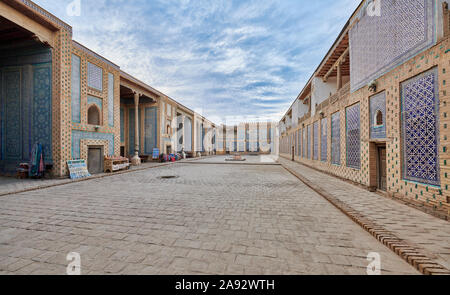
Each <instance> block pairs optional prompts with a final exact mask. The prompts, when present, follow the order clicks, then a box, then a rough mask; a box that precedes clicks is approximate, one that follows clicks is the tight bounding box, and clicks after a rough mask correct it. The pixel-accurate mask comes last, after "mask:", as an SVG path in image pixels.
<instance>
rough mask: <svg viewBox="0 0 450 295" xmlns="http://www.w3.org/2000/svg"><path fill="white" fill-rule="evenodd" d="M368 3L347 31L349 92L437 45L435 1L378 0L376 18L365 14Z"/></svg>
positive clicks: (367, 2) (366, 2)
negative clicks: (378, 13)
mask: <svg viewBox="0 0 450 295" xmlns="http://www.w3.org/2000/svg"><path fill="white" fill-rule="evenodd" d="M370 2H372V1H365V3H364V4H363V5H364V6H363V7H362V9H361V10H360V12H359V15H356V17H358V18H359V21H358V22H357V23H356V24H355V26H353V27H352V28H351V30H350V32H349V37H350V63H351V66H350V69H351V91H352V92H354V91H356V90H358V89H359V88H361V87H363V86H365V85H367V84H368V83H369V82H370V81H372V80H374V79H377V78H378V77H379V76H381V75H382V74H384V73H386V72H388V71H389V70H390V69H392V68H394V67H396V66H398V65H400V64H402V63H403V62H405V61H407V60H408V59H409V58H411V57H413V56H415V55H416V54H418V53H419V52H421V51H423V50H425V49H427V48H430V47H431V46H433V45H434V44H435V43H436V36H435V35H436V33H435V31H436V17H435V15H436V11H435V5H436V1H431V0H383V1H378V2H379V3H380V4H381V13H380V15H375V16H371V15H369V14H368V13H367V9H366V8H367V5H368V4H369V3H370Z"/></svg>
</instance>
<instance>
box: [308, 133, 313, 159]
mask: <svg viewBox="0 0 450 295" xmlns="http://www.w3.org/2000/svg"><path fill="white" fill-rule="evenodd" d="M311 133H312V125H309V126H308V159H311V156H312V155H311V138H312V137H311V135H312V134H311Z"/></svg>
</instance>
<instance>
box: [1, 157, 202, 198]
mask: <svg viewBox="0 0 450 295" xmlns="http://www.w3.org/2000/svg"><path fill="white" fill-rule="evenodd" d="M210 157H211V156H210ZM205 158H208V157H202V158H201V159H205ZM199 159H200V158H191V159H186V160H181V161H178V162H168V163H160V164H158V165H154V166H150V167H142V168H134V169H130V170H123V171H117V172H114V173H104V174H101V175H97V176H90V177H87V178H82V179H67V180H65V181H61V182H59V183H52V184H44V185H39V186H35V187H30V188H26V189H22V190H17V191H11V192H6V193H0V197H4V196H10V195H15V194H21V193H26V192H32V191H37V190H42V189H46V188H51V187H57V186H63V185H67V184H72V183H79V182H84V181H89V180H94V179H101V178H105V177H111V176H116V175H121V174H127V173H133V172H139V171H144V170H148V169H153V168H159V167H164V166H169V165H172V164H188V163H189V162H195V161H197V160H199Z"/></svg>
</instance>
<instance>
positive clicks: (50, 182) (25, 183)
mask: <svg viewBox="0 0 450 295" xmlns="http://www.w3.org/2000/svg"><path fill="white" fill-rule="evenodd" d="M208 158H209V157H205V158H203V159H205V160H207V159H208ZM196 160H197V159H196V158H192V159H186V160H182V161H180V162H190V161H196ZM172 164H173V163H159V162H149V163H142V165H140V166H131V167H130V170H123V171H118V172H115V173H114V174H121V173H129V172H133V171H139V170H144V169H150V168H154V167H159V166H165V165H172ZM112 175H113V174H111V173H100V174H96V175H92V176H91V177H87V178H84V179H75V180H72V179H69V178H68V177H67V178H60V179H17V178H15V177H5V176H0V196H4V195H7V194H12V193H20V192H25V191H29V190H35V189H40V188H48V187H52V186H58V185H65V184H69V183H74V182H80V181H86V180H89V179H95V178H102V177H107V176H112Z"/></svg>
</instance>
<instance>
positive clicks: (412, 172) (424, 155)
mask: <svg viewBox="0 0 450 295" xmlns="http://www.w3.org/2000/svg"><path fill="white" fill-rule="evenodd" d="M438 83H439V80H438V72H437V68H434V69H432V70H430V71H428V72H425V73H423V74H421V75H419V76H417V77H415V78H412V79H410V80H408V81H406V82H404V83H402V85H401V96H402V137H403V177H404V179H406V180H411V181H416V182H420V183H425V184H431V185H437V186H439V185H440V167H439V150H438V149H439V98H438V95H439V90H438Z"/></svg>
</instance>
